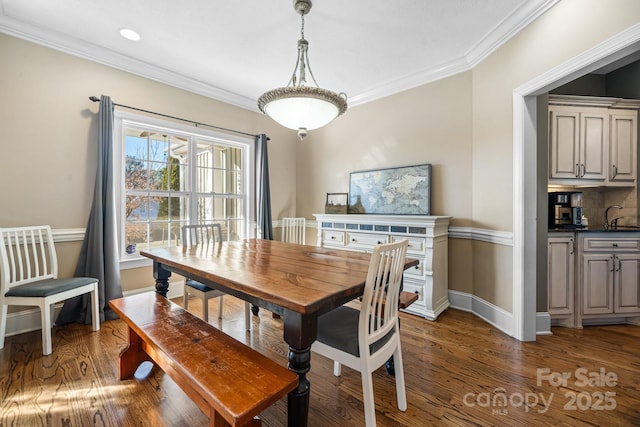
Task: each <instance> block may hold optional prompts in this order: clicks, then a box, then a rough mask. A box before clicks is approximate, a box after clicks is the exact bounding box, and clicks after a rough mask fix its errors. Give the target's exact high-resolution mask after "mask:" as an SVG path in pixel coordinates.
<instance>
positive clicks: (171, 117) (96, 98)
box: [89, 96, 268, 140]
mask: <svg viewBox="0 0 640 427" xmlns="http://www.w3.org/2000/svg"><path fill="white" fill-rule="evenodd" d="M89 100H91V101H93V102H100V98H98V97H96V96H90V97H89ZM113 105H116V106H118V107H123V108H128V109H130V110H136V111H142V112H143V113H149V114H155V115H156V116H162V117H166V118H169V119H175V120H181V121H183V122H187V123H192V124H193V125H195V126H196V127H198V126H206V127H210V128H213V129H220V130H224V131H227V132H233V133H237V134H240V135H246V136H252V137H254V138H255V137H257V136H258V135H254V134H252V133H246V132H242V131H239V130H233V129H227V128H223V127H220V126H214V125H209V124H206V123H200V122H196V121H193V120H187V119H183V118H181V117H175V116H169V115H167V114H162V113H156V112H155V111H149V110H143V109H142V108H136V107H130V106H129V105H123V104H116V103H115V102H113ZM267 140H268V138H267Z"/></svg>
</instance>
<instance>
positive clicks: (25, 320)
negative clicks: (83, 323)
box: [5, 280, 184, 337]
mask: <svg viewBox="0 0 640 427" xmlns="http://www.w3.org/2000/svg"><path fill="white" fill-rule="evenodd" d="M183 289H184V281H183V280H180V281H176V282H175V283H171V284H170V285H169V292H168V293H167V297H168V298H169V299H171V298H176V297H181V296H182V292H183ZM148 291H155V287H153V286H150V287H147V288H140V289H134V290H132V291H126V292H123V296H128V295H135V294H139V293H142V292H148ZM62 304H63V303H59V304H56V306H55V308H54V314H53V318H54V319H55V318H56V317H57V316H58V313H59V312H60V309H61V308H62ZM40 329H42V324H41V323H40V309H39V308H35V307H34V308H29V309H26V310H21V311H16V312H13V313H9V315H8V316H7V330H6V334H5V336H7V337H10V336H12V335H18V334H23V333H25V332H31V331H38V330H40Z"/></svg>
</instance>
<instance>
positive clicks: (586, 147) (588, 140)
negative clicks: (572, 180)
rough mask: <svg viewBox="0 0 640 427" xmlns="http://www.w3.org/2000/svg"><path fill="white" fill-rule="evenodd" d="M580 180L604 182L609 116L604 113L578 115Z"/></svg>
mask: <svg viewBox="0 0 640 427" xmlns="http://www.w3.org/2000/svg"><path fill="white" fill-rule="evenodd" d="M580 123H581V127H580V171H579V174H580V178H581V179H597V180H602V181H604V180H605V178H606V174H607V167H606V164H607V147H608V144H607V142H608V140H609V127H608V124H609V116H608V114H606V113H596V112H584V113H581V114H580Z"/></svg>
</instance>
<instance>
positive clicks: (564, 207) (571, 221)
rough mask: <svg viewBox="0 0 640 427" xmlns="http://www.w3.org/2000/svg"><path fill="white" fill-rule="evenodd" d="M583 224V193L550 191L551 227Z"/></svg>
mask: <svg viewBox="0 0 640 427" xmlns="http://www.w3.org/2000/svg"><path fill="white" fill-rule="evenodd" d="M582 226H583V225H582V193H581V192H579V191H558V192H553V193H549V228H579V227H582Z"/></svg>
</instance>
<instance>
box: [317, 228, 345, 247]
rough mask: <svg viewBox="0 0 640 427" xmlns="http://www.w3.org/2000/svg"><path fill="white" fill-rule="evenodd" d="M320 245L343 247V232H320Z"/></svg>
mask: <svg viewBox="0 0 640 427" xmlns="http://www.w3.org/2000/svg"><path fill="white" fill-rule="evenodd" d="M322 244H323V245H334V246H335V245H340V246H344V231H333V230H322Z"/></svg>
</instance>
